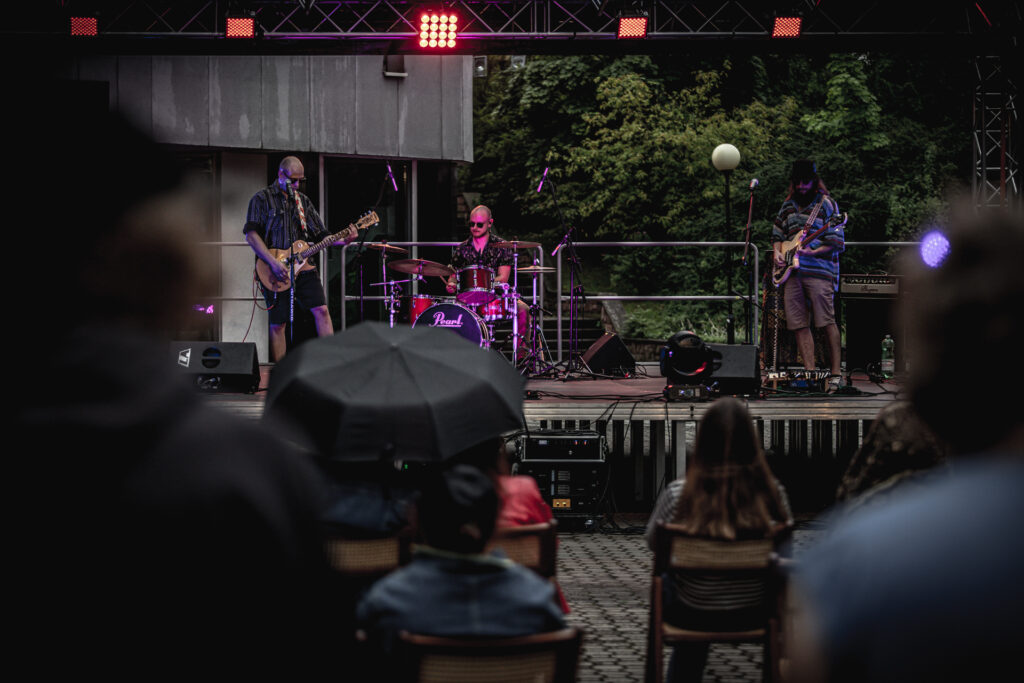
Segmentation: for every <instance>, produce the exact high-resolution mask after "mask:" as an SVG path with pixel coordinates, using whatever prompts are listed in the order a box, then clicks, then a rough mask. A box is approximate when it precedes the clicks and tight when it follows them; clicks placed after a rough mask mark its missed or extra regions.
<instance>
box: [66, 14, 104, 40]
mask: <svg viewBox="0 0 1024 683" xmlns="http://www.w3.org/2000/svg"><path fill="white" fill-rule="evenodd" d="M71 35H73V36H96V35H99V27H98V26H97V23H96V17H71Z"/></svg>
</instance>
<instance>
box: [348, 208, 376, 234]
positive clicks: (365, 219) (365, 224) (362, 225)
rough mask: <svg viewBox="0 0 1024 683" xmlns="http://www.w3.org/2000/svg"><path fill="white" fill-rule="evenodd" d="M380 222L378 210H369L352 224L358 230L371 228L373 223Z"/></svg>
mask: <svg viewBox="0 0 1024 683" xmlns="http://www.w3.org/2000/svg"><path fill="white" fill-rule="evenodd" d="M378 223H380V217H378V216H377V212H376V211H367V212H366V213H365V214H363V215H362V216H360V217H359V218H358V219H356V222H355V223H353V224H352V225H353V227H355V229H356V230H365V229H366V228H369V227H370V226H372V225H377V224H378Z"/></svg>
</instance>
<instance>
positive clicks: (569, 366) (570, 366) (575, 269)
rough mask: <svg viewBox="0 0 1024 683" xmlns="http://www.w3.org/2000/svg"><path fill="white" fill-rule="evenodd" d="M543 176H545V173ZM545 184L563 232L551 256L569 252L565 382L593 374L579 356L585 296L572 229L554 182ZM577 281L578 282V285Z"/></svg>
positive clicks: (559, 294) (559, 297) (559, 293)
mask: <svg viewBox="0 0 1024 683" xmlns="http://www.w3.org/2000/svg"><path fill="white" fill-rule="evenodd" d="M545 175H547V174H546V173H545ZM546 182H547V183H548V184H549V185H550V186H551V199H552V200H553V201H554V204H555V212H556V213H557V214H558V220H559V223H560V225H561V226H562V229H563V230H564V231H565V232H564V234H563V235H562V241H561V242H559V243H558V246H557V247H555V250H554V251H553V252H552V253H551V255H552V256H555V255H556V254H557V253H558V251H559V250H560V249H562V248H565V249H567V250H568V252H569V256H568V261H569V357H568V358H567V359H566V366H565V375H564V376H563V377H562V380H563V381H565V380H568V379H569V376H570V375H571V374H572V373H573V372H579V373H581V374H583V373H585V374H588V375H590V376H593V373H591V372H590V371H589V369H586V364H585V363H584V362H583V360H582V358H581V357H580V354H579V311H580V310H581V309H582V306H583V305H584V304H586V296H585V295H584V288H583V277H582V274H581V272H580V261H579V257H578V256H577V254H576V247H575V245H574V244H573V241H572V232H573V230H574V228H573V227H572V226H571V225H569V226H567V225H566V222H565V217H564V216H563V215H562V209H561V207H560V206H559V205H558V193H557V192H556V191H555V183H554V181H552V180H551V179H547V180H546ZM577 280H579V283H578V284H577ZM561 297H562V293H561V292H558V299H559V306H561ZM552 367H554V366H552ZM545 372H546V370H545Z"/></svg>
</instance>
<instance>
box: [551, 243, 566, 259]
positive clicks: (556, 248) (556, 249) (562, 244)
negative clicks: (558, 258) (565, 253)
mask: <svg viewBox="0 0 1024 683" xmlns="http://www.w3.org/2000/svg"><path fill="white" fill-rule="evenodd" d="M564 246H565V240H562V241H561V242H559V243H558V246H557V247H555V250H554V251H553V252H551V258H555V255H556V254H558V250H559V249H561V248H562V247H564Z"/></svg>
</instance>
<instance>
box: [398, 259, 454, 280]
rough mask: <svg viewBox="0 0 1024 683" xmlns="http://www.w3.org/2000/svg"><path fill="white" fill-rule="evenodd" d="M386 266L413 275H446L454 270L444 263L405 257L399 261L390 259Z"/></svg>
mask: <svg viewBox="0 0 1024 683" xmlns="http://www.w3.org/2000/svg"><path fill="white" fill-rule="evenodd" d="M388 268H391V269H392V270H397V271H398V272H400V273H412V274H414V275H439V276H441V277H448V276H449V275H451V274H452V273H453V272H454V271H453V270H452V269H451V268H449V267H448V266H446V265H443V264H441V263H438V262H437V261H428V260H426V259H421V258H407V259H402V260H401V261H392V262H390V263H389V264H388Z"/></svg>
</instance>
